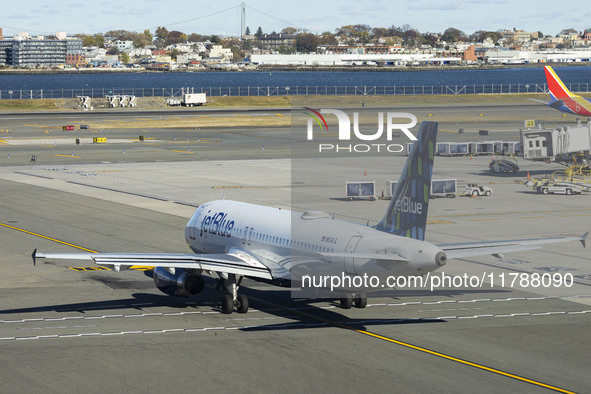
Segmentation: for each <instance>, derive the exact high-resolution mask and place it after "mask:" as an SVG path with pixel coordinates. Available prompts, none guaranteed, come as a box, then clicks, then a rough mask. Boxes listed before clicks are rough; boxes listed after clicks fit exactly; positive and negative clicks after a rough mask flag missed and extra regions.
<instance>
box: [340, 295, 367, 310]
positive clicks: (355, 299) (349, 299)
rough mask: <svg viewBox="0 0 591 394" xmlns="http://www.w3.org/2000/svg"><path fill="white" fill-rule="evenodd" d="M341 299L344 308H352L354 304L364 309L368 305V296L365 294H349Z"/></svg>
mask: <svg viewBox="0 0 591 394" xmlns="http://www.w3.org/2000/svg"><path fill="white" fill-rule="evenodd" d="M339 301H340V305H341V308H343V309H351V307H352V306H355V308H360V309H363V308H365V307H366V306H367V296H366V295H365V294H353V295H351V294H348V295H346V296H345V297H343V298H341V299H340V300H339Z"/></svg>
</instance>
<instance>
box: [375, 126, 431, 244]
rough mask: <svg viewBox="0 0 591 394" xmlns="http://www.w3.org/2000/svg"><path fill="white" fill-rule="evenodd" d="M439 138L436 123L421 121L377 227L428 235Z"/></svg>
mask: <svg viewBox="0 0 591 394" xmlns="http://www.w3.org/2000/svg"><path fill="white" fill-rule="evenodd" d="M436 139H437V123H436V122H422V123H421V127H420V129H419V134H418V135H417V141H415V142H414V144H413V146H412V150H411V153H410V156H409V157H408V159H407V160H406V164H405V165H404V170H403V171H402V174H401V175H400V179H399V180H398V185H397V186H396V190H395V191H394V194H393V196H392V200H391V201H390V205H389V206H388V210H387V211H386V215H385V216H384V218H383V219H382V221H381V222H380V223H378V225H377V226H376V229H378V230H380V231H385V232H388V233H392V234H396V235H400V236H403V237H408V238H414V239H418V240H421V241H422V240H424V239H425V227H426V226H427V208H428V206H429V191H430V186H431V175H432V173H433V157H434V154H435V141H436Z"/></svg>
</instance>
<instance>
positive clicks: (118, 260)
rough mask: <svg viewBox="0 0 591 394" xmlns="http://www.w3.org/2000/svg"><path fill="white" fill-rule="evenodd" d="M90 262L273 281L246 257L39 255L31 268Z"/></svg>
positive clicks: (231, 255) (162, 254)
mask: <svg viewBox="0 0 591 394" xmlns="http://www.w3.org/2000/svg"><path fill="white" fill-rule="evenodd" d="M42 258H45V259H57V260H90V261H94V262H95V263H96V264H98V265H106V266H112V267H113V269H114V270H115V271H119V269H120V268H121V267H130V266H132V265H145V266H152V267H166V268H191V269H197V270H199V269H201V270H204V271H215V272H224V273H228V274H237V275H244V276H251V277H256V278H262V279H273V278H272V276H271V273H270V271H269V269H268V268H267V267H266V266H265V265H264V264H262V263H261V262H260V261H258V260H256V259H255V258H253V257H252V256H249V255H247V254H246V253H239V252H236V253H227V254H225V253H220V254H183V253H40V252H37V249H35V251H34V252H33V264H35V263H36V260H37V259H42Z"/></svg>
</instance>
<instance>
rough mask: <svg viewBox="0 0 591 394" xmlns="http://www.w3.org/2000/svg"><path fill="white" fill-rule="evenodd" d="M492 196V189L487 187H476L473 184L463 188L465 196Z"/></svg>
mask: <svg viewBox="0 0 591 394" xmlns="http://www.w3.org/2000/svg"><path fill="white" fill-rule="evenodd" d="M491 194H492V188H490V187H488V186H478V185H477V184H475V183H468V184H467V185H466V187H465V188H464V195H465V196H472V197H480V196H487V197H488V196H490V195H491Z"/></svg>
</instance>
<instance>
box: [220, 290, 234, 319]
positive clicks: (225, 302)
mask: <svg viewBox="0 0 591 394" xmlns="http://www.w3.org/2000/svg"><path fill="white" fill-rule="evenodd" d="M233 310H234V301H233V300H232V296H231V295H230V294H226V295H224V296H223V297H222V313H223V314H225V315H230V314H231V313H232V311H233Z"/></svg>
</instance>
